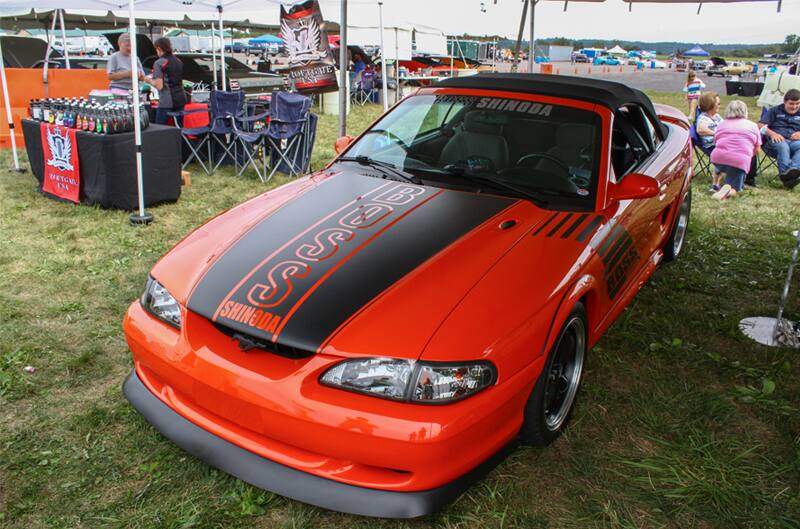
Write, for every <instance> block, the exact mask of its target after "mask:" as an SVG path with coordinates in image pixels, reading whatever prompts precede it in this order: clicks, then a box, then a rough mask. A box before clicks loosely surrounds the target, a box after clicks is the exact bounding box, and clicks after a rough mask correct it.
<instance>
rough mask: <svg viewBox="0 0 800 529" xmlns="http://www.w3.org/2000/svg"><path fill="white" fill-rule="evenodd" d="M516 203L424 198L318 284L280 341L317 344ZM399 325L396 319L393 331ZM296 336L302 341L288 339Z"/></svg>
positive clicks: (467, 196)
mask: <svg viewBox="0 0 800 529" xmlns="http://www.w3.org/2000/svg"><path fill="white" fill-rule="evenodd" d="M515 202H516V201H515V200H513V199H507V198H500V197H490V196H486V195H477V194H472V193H463V192H458V191H445V192H443V193H442V194H441V195H439V196H437V197H435V198H434V199H432V200H430V201H428V202H426V203H425V204H423V205H422V206H420V207H419V208H418V209H416V210H415V211H414V212H413V213H412V214H411V215H407V216H405V217H404V218H402V219H400V220H399V221H398V222H397V223H396V224H395V225H394V226H392V227H391V228H390V229H388V230H386V232H384V233H383V234H381V236H380V237H377V238H376V239H374V240H373V241H372V242H371V243H370V244H369V245H367V246H365V247H364V248H363V249H362V250H361V251H360V252H358V253H357V254H356V255H354V256H353V257H352V258H351V259H350V260H349V261H348V262H347V264H346V266H343V267H342V268H341V269H340V270H338V271H337V272H336V274H334V275H333V276H332V277H331V279H330V280H328V281H325V282H324V283H322V284H320V285H319V287H318V288H317V290H316V292H315V293H314V295H313V296H311V297H309V298H308V300H307V301H306V302H305V303H304V304H303V305H301V306H300V308H299V309H298V310H297V312H296V313H295V315H294V316H293V317H292V318H291V319H290V320H289V321H288V323H287V324H286V326H285V328H284V329H283V331H282V332H281V335H280V338H279V341H281V342H284V341H286V342H287V343H289V344H291V345H293V346H294V347H299V348H311V347H315V348H319V347H321V346H322V345H323V344H324V343H325V342H326V341H327V339H328V338H329V337H331V335H332V333H334V332H335V331H336V330H337V329H339V328H340V327H341V326H342V324H344V323H345V322H346V321H347V320H348V319H349V318H350V316H351V315H354V314H356V313H357V312H358V311H359V310H360V309H361V308H362V307H364V306H365V305H367V304H368V303H369V302H370V301H371V300H372V299H374V298H375V297H377V296H378V295H380V294H381V293H382V292H383V291H385V290H386V289H388V288H389V287H390V286H392V285H393V284H394V283H396V282H397V281H398V280H400V279H402V278H403V277H404V276H405V275H406V274H408V273H409V272H411V271H413V270H414V269H415V268H417V267H418V266H419V265H421V264H422V263H424V262H425V261H427V260H428V259H430V258H431V257H433V256H434V255H435V254H437V253H438V252H439V251H441V250H443V249H444V248H446V247H448V246H450V245H451V244H453V243H454V242H455V241H456V240H458V239H459V238H461V237H462V236H464V235H465V234H467V233H468V232H470V231H471V230H473V229H475V228H477V227H478V226H480V225H482V224H484V223H485V222H486V221H488V220H489V219H491V218H493V217H495V216H496V215H498V214H499V213H500V212H502V211H503V210H505V209H506V208H508V207H509V206H510V205H512V204H513V203H515ZM476 251H480V249H479V248H478V249H476ZM453 265H454V266H458V263H453ZM401 329H402V324H401V323H400V322H398V332H401ZM295 339H300V340H302V342H299V343H293V342H294V340H295Z"/></svg>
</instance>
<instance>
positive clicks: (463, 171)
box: [443, 165, 548, 207]
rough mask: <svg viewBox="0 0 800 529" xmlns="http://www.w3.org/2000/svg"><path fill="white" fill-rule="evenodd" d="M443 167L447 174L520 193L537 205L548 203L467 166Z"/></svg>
mask: <svg viewBox="0 0 800 529" xmlns="http://www.w3.org/2000/svg"><path fill="white" fill-rule="evenodd" d="M443 169H444V172H446V173H448V174H452V175H457V176H462V177H464V178H466V179H467V180H470V181H472V182H475V183H477V184H488V185H489V186H491V187H494V188H495V189H504V190H506V191H511V192H513V193H516V194H518V195H522V196H523V197H525V198H527V199H529V200H530V201H531V202H533V203H534V204H536V205H537V206H539V207H545V206H547V204H548V201H547V200H546V199H544V198H542V197H541V196H540V195H538V194H535V193H531V192H530V191H528V190H526V189H522V188H520V187H517V186H515V185H513V184H509V183H506V182H503V181H502V180H495V179H494V178H491V177H489V176H485V175H482V174H480V173H476V172H474V171H471V170H470V169H469V168H467V167H464V166H463V165H445V166H444V168H443Z"/></svg>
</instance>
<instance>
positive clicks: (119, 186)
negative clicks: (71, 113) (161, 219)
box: [22, 119, 181, 211]
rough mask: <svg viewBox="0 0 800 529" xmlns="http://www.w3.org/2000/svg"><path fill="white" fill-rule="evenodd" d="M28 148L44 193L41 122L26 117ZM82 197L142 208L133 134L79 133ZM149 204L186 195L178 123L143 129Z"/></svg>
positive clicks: (87, 200)
mask: <svg viewBox="0 0 800 529" xmlns="http://www.w3.org/2000/svg"><path fill="white" fill-rule="evenodd" d="M22 131H23V134H24V136H25V148H26V149H27V151H28V159H29V160H30V164H31V172H32V173H33V174H34V176H36V180H37V181H38V189H39V191H40V192H42V193H43V194H44V195H46V196H48V197H51V198H55V199H57V200H61V199H59V198H58V197H55V196H53V195H50V194H49V193H45V192H43V191H42V182H43V180H44V150H43V149H42V136H41V132H40V127H39V122H38V121H33V120H29V119H23V120H22ZM76 137H77V143H78V159H79V163H80V176H81V187H80V200H81V203H82V204H98V205H100V206H102V207H104V208H117V209H124V210H128V211H133V210H135V209H137V208H138V207H139V202H138V200H139V199H138V193H137V186H136V144H135V142H134V137H133V132H126V133H123V134H95V133H92V132H83V131H78V132H77V134H76ZM142 181H143V183H144V204H145V206H151V205H153V204H157V203H160V202H175V201H176V200H178V198H179V197H180V196H181V135H180V131H179V130H178V129H176V128H174V127H166V126H163V125H155V124H151V125H150V126H149V127H148V128H146V129H145V130H143V131H142Z"/></svg>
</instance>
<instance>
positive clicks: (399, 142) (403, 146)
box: [364, 129, 411, 152]
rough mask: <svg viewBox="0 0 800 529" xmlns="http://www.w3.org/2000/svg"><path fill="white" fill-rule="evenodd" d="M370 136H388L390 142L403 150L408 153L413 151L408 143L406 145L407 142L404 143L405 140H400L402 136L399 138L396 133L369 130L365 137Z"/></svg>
mask: <svg viewBox="0 0 800 529" xmlns="http://www.w3.org/2000/svg"><path fill="white" fill-rule="evenodd" d="M369 134H384V135H386V138H388V139H389V140H390V141H392V142H393V143H396V144H397V145H399V146H400V148H401V149H403V150H404V151H405V152H408V151H409V149H411V146H409V145H407V144H406V143H405V142H404V141H403V140H402V139H401V138H400V136H398V135H397V134H395V133H394V132H392V131H390V130H386V129H372V130H368V131H367V132H365V133H364V136H367V135H369Z"/></svg>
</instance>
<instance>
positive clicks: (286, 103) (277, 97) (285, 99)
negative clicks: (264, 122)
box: [266, 92, 311, 179]
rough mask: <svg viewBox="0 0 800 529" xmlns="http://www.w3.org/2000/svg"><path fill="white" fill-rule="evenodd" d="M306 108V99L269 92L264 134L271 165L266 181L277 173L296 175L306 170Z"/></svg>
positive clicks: (285, 93)
mask: <svg viewBox="0 0 800 529" xmlns="http://www.w3.org/2000/svg"><path fill="white" fill-rule="evenodd" d="M310 109H311V99H310V98H308V97H306V96H302V95H299V94H291V93H289V92H273V94H272V99H271V102H270V112H269V116H270V117H269V127H267V135H266V139H267V144H268V145H269V150H270V157H271V162H272V170H271V171H270V173H269V176H268V177H267V178H268V179H269V178H272V175H274V174H275V173H276V172H277V171H281V172H283V173H286V174H287V175H289V176H297V175H300V174H302V172H303V171H304V170H305V168H306V167H307V163H306V161H307V156H305V154H306V149H307V147H308V135H309V132H310V127H309V114H310V112H309V111H310Z"/></svg>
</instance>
